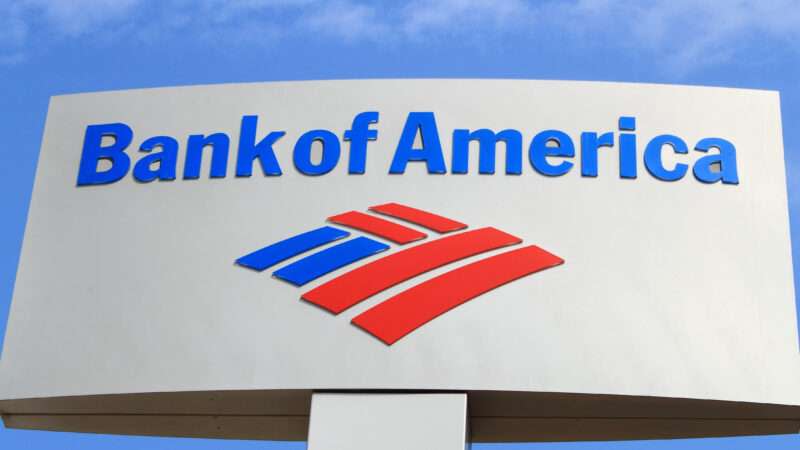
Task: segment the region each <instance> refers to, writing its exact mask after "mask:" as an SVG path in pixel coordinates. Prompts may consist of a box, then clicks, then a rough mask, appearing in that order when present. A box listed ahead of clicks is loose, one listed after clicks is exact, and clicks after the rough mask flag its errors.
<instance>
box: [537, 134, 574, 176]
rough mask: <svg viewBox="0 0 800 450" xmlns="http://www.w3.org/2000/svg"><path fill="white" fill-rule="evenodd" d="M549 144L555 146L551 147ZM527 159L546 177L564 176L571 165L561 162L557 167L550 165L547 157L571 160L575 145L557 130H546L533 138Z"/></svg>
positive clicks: (567, 162)
mask: <svg viewBox="0 0 800 450" xmlns="http://www.w3.org/2000/svg"><path fill="white" fill-rule="evenodd" d="M550 143H553V144H555V145H553V146H551V145H550ZM528 153H529V155H528V157H529V158H530V160H531V165H532V166H533V168H534V169H535V170H536V171H537V172H539V173H541V174H542V175H547V176H548V177H557V176H561V175H564V174H566V173H567V172H569V171H570V169H572V165H573V164H572V163H571V162H569V161H562V162H561V163H559V164H557V165H553V164H550V162H549V161H548V160H547V157H548V156H560V157H564V158H571V157H573V156H575V145H574V144H573V143H572V139H570V137H569V136H567V134H566V133H564V132H563V131H559V130H546V131H542V132H541V133H539V134H537V135H536V136H534V137H533V140H532V141H531V145H530V149H529V152H528Z"/></svg>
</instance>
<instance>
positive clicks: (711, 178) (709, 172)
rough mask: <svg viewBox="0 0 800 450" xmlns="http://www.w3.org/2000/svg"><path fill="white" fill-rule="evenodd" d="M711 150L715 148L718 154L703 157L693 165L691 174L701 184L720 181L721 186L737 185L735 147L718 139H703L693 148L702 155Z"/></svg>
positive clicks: (737, 174)
mask: <svg viewBox="0 0 800 450" xmlns="http://www.w3.org/2000/svg"><path fill="white" fill-rule="evenodd" d="M712 148H716V149H717V150H718V151H719V153H718V154H715V155H706V156H703V157H702V158H700V159H698V160H697V161H696V162H695V163H694V167H693V168H692V172H694V176H695V178H697V179H698V180H700V181H702V182H703V183H716V182H717V181H720V180H722V183H723V184H739V173H738V170H737V169H736V147H734V146H733V144H731V143H730V142H728V141H726V140H725V139H720V138H705V139H702V140H701V141H700V142H698V143H697V145H695V146H694V149H695V150H697V151H700V152H704V153H705V152H708V151H709V150H710V149H712Z"/></svg>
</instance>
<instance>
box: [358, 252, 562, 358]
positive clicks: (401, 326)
mask: <svg viewBox="0 0 800 450" xmlns="http://www.w3.org/2000/svg"><path fill="white" fill-rule="evenodd" d="M563 262H564V260H563V259H561V258H559V257H558V256H555V255H553V254H550V253H548V252H546V251H544V250H542V249H540V248H539V247H537V246H535V245H532V246H530V247H523V248H520V249H516V250H512V251H509V252H505V253H501V254H499V255H496V256H491V257H489V258H486V259H482V260H480V261H477V262H474V263H472V264H468V265H466V266H463V267H459V268H457V269H454V270H451V271H450V272H447V273H444V274H442V275H439V276H438V277H436V278H432V279H430V280H428V281H425V282H423V283H420V284H418V285H416V286H414V287H412V288H409V289H408V290H405V291H403V292H401V293H399V294H397V295H395V296H394V297H392V298H390V299H388V300H386V301H385V302H383V303H380V304H378V305H377V306H375V307H373V308H371V309H368V310H367V311H365V312H364V313H362V314H360V315H358V316H356V317H355V318H354V319H353V321H352V322H353V324H355V325H357V326H358V327H360V328H362V329H364V330H365V331H366V332H368V333H370V334H372V335H373V336H375V337H377V338H378V339H380V340H381V341H383V342H384V343H386V344H387V345H392V344H393V343H395V342H397V341H398V340H399V339H400V338H402V337H403V336H405V335H407V334H408V333H411V332H412V331H414V330H416V329H417V328H419V327H420V326H422V325H424V324H425V323H427V322H429V321H431V320H433V319H435V318H436V317H437V316H439V315H441V314H443V313H445V312H447V311H449V310H450V309H453V308H455V307H456V306H458V305H461V304H462V303H466V302H467V301H469V300H471V299H473V298H475V297H477V296H479V295H481V294H483V293H485V292H487V291H490V290H492V289H494V288H496V287H498V286H502V285H503V284H506V283H508V282H511V281H514V280H516V279H517V278H521V277H524V276H525V275H530V274H532V273H534V272H538V271H540V270H543V269H547V268H549V267H553V266H557V265H559V264H562V263H563Z"/></svg>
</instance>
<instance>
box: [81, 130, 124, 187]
mask: <svg viewBox="0 0 800 450" xmlns="http://www.w3.org/2000/svg"><path fill="white" fill-rule="evenodd" d="M103 137H112V138H114V142H113V143H112V144H111V145H108V146H105V147H103ZM131 140H133V130H131V127H129V126H127V125H125V124H124V123H107V124H102V125H89V126H88V127H86V135H85V136H84V138H83V151H82V152H81V162H80V165H79V166H78V186H85V185H91V184H109V183H113V182H115V181H118V180H120V179H121V178H122V177H124V176H125V174H127V173H128V169H129V168H130V166H131V159H130V157H128V155H127V154H125V149H126V148H128V145H130V143H131ZM100 160H106V161H110V162H111V167H109V168H108V170H104V171H102V172H99V171H98V170H97V164H98V163H99V162H100Z"/></svg>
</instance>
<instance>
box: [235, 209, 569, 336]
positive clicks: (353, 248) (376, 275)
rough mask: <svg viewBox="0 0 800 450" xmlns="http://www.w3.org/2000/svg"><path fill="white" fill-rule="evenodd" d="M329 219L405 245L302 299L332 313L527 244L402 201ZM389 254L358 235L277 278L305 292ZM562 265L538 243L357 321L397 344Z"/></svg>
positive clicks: (314, 234)
mask: <svg viewBox="0 0 800 450" xmlns="http://www.w3.org/2000/svg"><path fill="white" fill-rule="evenodd" d="M390 219H397V220H399V221H402V222H405V223H409V224H413V225H415V226H417V227H420V228H425V229H427V230H430V231H432V232H435V233H437V234H440V235H442V236H441V237H438V238H436V239H432V240H427V238H428V235H427V234H426V233H424V232H422V231H420V230H419V229H416V228H411V227H409V226H407V225H405V224H402V223H399V222H398V221H397V220H390ZM328 221H329V222H331V223H333V224H336V225H339V226H341V227H345V228H349V229H353V230H358V231H361V232H364V233H367V234H370V235H372V236H375V237H377V238H379V239H381V240H385V241H389V242H392V243H394V244H397V245H399V246H401V247H400V249H398V250H397V251H394V252H391V253H389V254H388V255H386V256H383V257H381V258H378V259H374V260H372V261H369V262H366V263H363V264H360V265H359V266H357V267H355V268H353V269H351V270H350V271H348V272H345V273H343V274H341V275H338V276H336V277H335V278H333V279H331V280H329V281H326V282H324V283H322V284H321V285H319V286H317V287H315V288H313V289H311V290H310V291H307V292H305V293H303V294H301V296H300V297H301V298H302V299H303V300H305V301H307V302H310V303H313V304H315V305H317V306H319V307H321V308H324V309H326V310H327V311H330V312H331V313H333V314H339V313H341V312H342V311H344V310H346V309H348V308H350V307H351V306H353V305H356V304H358V303H360V302H362V301H364V300H366V299H368V298H369V297H371V296H373V295H376V294H378V293H380V292H382V291H384V290H386V289H388V288H390V287H392V286H394V285H396V284H399V283H402V282H404V281H407V280H411V279H413V278H414V277H417V276H419V275H422V274H424V273H425V272H428V271H431V270H433V269H436V268H439V267H442V266H445V265H447V264H454V263H456V262H458V261H460V260H463V259H465V258H469V257H472V256H476V255H479V254H482V253H485V252H489V251H492V250H497V249H500V248H503V247H510V246H516V245H519V244H521V243H522V239H520V238H518V237H516V236H512V235H510V234H508V233H505V232H503V231H500V230H498V229H496V228H493V227H486V228H478V229H474V230H467V225H465V224H463V223H461V222H458V221H455V220H452V219H449V218H447V217H443V216H440V215H438V214H434V213H431V212H428V211H423V210H420V209H416V208H412V207H410V206H405V205H401V204H398V203H386V204H383V205H377V206H372V207H370V208H369V213H364V212H359V211H350V212H346V213H343V214H338V215H335V216H331V217H329V218H328ZM349 236H350V232H348V231H345V230H343V229H340V228H337V227H333V226H323V227H321V228H317V229H314V230H311V231H307V232H305V233H302V234H298V235H296V236H293V237H290V238H287V239H284V240H282V241H279V242H276V243H274V244H271V245H268V246H266V247H264V248H262V249H260V250H256V251H254V252H252V253H250V254H247V255H245V256H242V257H241V258H239V259H237V260H236V263H237V264H239V265H241V266H244V267H248V268H251V269H254V270H256V271H259V272H261V271H264V270H266V269H268V268H270V267H272V266H275V265H277V264H279V263H281V262H282V261H285V260H287V259H289V258H292V257H295V256H297V255H300V254H301V253H305V252H308V251H311V250H313V249H315V248H318V247H321V246H323V245H326V244H331V243H333V242H334V241H337V240H341V239H344V238H347V237H349ZM390 248H391V247H390V246H389V245H387V244H386V243H384V242H380V241H378V240H375V239H372V238H369V237H365V236H357V237H353V238H351V239H347V240H344V241H343V242H341V243H336V244H332V245H329V246H328V247H326V248H324V249H322V250H319V251H317V252H316V253H312V254H310V255H308V256H305V257H303V258H301V259H298V260H296V261H294V262H291V263H290V264H287V265H285V266H283V267H280V268H279V269H277V270H275V271H274V272H273V273H272V274H273V276H275V277H277V278H280V279H282V280H285V281H287V282H289V283H291V284H293V285H295V286H298V287H300V286H304V285H305V284H307V283H309V282H311V281H314V280H316V279H317V278H320V277H322V276H323V275H325V274H327V273H330V272H333V271H334V270H336V269H339V268H342V267H344V266H347V265H350V264H354V263H356V262H358V261H361V260H363V259H365V258H368V257H371V256H373V255H376V254H378V253H381V252H384V251H387V250H389V249H390ZM563 262H564V260H563V259H561V258H559V257H558V256H556V255H554V254H552V253H549V252H547V251H545V250H543V249H541V248H539V247H537V246H535V245H528V246H522V247H517V248H514V249H512V250H508V251H505V252H502V253H498V254H495V255H492V256H489V257H486V258H483V259H480V260H478V261H475V262H471V263H469V264H464V265H460V266H458V267H455V268H454V269H452V270H450V271H448V272H445V273H443V274H441V275H438V276H436V277H434V278H431V279H428V280H425V281H422V282H420V283H417V284H416V285H414V286H412V287H410V288H408V289H406V290H404V291H402V292H400V293H398V294H396V295H394V296H392V297H390V298H389V299H387V300H384V301H383V302H381V303H378V304H377V305H375V306H373V307H372V308H370V309H368V310H366V311H364V312H363V313H361V314H359V315H357V316H356V317H355V318H353V320H352V323H353V324H354V325H356V326H358V327H360V328H362V329H363V330H365V331H366V332H368V333H370V334H372V335H373V336H375V337H376V338H378V339H380V340H381V341H383V342H384V343H386V344H387V345H392V344H394V343H395V342H397V341H398V340H399V339H401V338H403V337H404V336H406V335H407V334H409V333H411V332H412V331H414V330H416V329H417V328H419V327H420V326H422V325H424V324H426V323H427V322H430V321H431V320H433V319H435V318H436V317H438V316H440V315H442V314H444V313H445V312H447V311H449V310H451V309H453V308H455V307H457V306H459V305H461V304H463V303H466V302H467V301H469V300H472V299H474V298H475V297H478V296H480V295H481V294H483V293H486V292H488V291H490V290H492V289H494V288H496V287H498V286H501V285H503V284H506V283H509V282H511V281H514V280H516V279H519V278H522V277H524V276H527V275H530V274H533V273H535V272H539V271H541V270H544V269H548V268H550V267H554V266H558V265H560V264H562V263H563Z"/></svg>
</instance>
